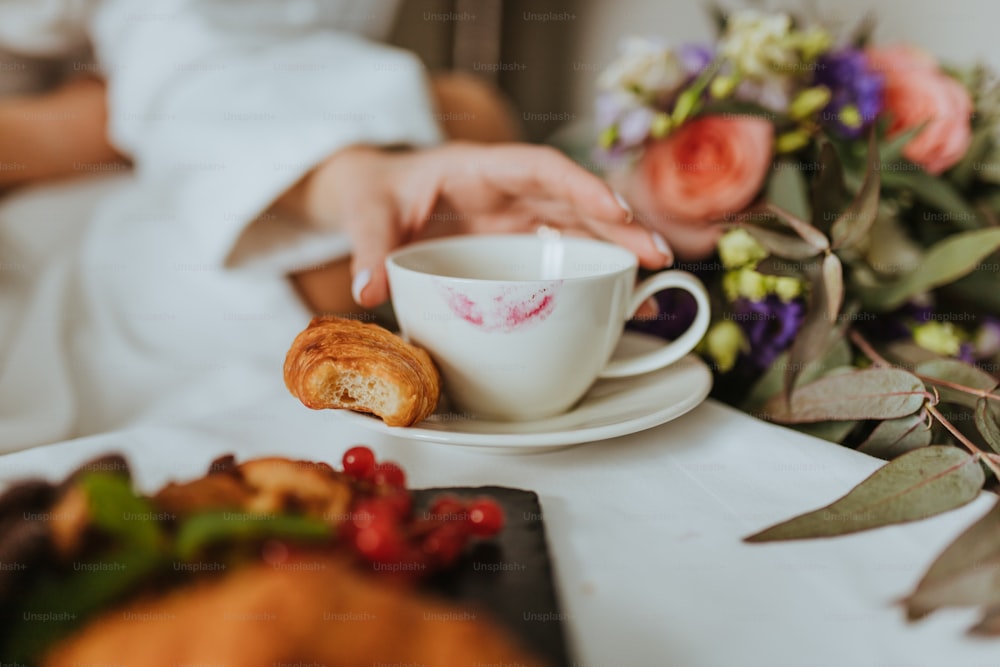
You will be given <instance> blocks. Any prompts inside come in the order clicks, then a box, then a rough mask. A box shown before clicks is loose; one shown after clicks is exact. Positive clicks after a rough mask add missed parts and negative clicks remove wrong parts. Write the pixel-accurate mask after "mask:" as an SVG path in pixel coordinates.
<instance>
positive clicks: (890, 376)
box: [597, 10, 1000, 634]
mask: <svg viewBox="0 0 1000 667" xmlns="http://www.w3.org/2000/svg"><path fill="white" fill-rule="evenodd" d="M718 24H719V30H720V34H719V39H718V41H717V42H716V43H715V44H686V45H681V46H677V47H672V46H670V45H668V44H666V43H664V42H662V41H658V40H649V39H637V38H632V39H628V40H626V41H625V42H624V43H623V47H622V53H621V57H620V58H619V59H618V60H617V61H616V62H614V63H612V64H611V65H610V66H609V67H608V68H607V69H606V70H605V71H604V72H603V74H602V75H601V77H600V79H599V81H598V88H599V98H598V100H597V121H598V124H599V139H598V148H597V150H598V151H599V153H600V154H601V161H602V164H605V165H607V176H608V178H609V180H611V181H612V182H613V183H614V184H615V185H616V187H618V188H619V189H620V190H621V191H623V193H624V194H625V196H626V197H627V198H628V199H629V200H630V202H631V203H632V204H633V207H634V208H635V209H636V213H637V217H638V219H639V220H640V221H641V222H643V223H644V224H646V225H647V226H649V227H651V228H653V229H656V230H658V231H659V232H661V233H662V234H663V235H664V236H665V237H666V238H667V239H668V241H670V242H671V244H672V245H673V247H674V249H675V251H676V253H677V256H678V258H679V260H680V261H679V262H678V264H677V268H686V269H688V270H692V271H694V272H695V273H697V274H698V275H699V276H700V277H701V278H702V279H703V280H704V281H705V283H706V285H707V286H708V287H709V289H710V292H711V293H712V295H713V300H714V309H713V310H714V323H713V325H712V327H711V329H710V330H709V332H708V334H707V335H706V337H705V339H704V340H703V341H702V344H701V347H700V349H701V352H702V353H703V355H704V356H705V357H707V358H708V359H709V360H710V361H711V363H712V365H713V368H714V371H715V373H716V390H715V391H716V394H717V396H718V397H720V398H722V399H723V400H726V401H728V402H730V403H733V404H736V405H738V406H740V407H741V408H743V409H744V410H746V411H747V412H749V413H750V414H753V415H755V416H758V417H761V418H765V419H768V420H772V421H774V422H777V423H782V424H787V425H790V426H792V427H794V428H798V429H800V430H803V431H806V432H809V433H812V434H814V435H818V436H820V437H824V438H827V439H829V440H833V441H836V442H839V443H843V444H845V445H847V446H850V447H855V448H857V449H859V450H861V451H863V452H866V453H869V454H872V455H875V456H879V457H882V458H884V459H887V460H889V461H890V462H889V463H887V464H886V465H885V466H884V467H883V468H881V469H880V470H879V471H878V472H876V473H875V474H874V475H873V476H872V477H870V478H869V479H867V480H864V481H863V482H862V483H861V484H860V485H859V486H858V487H857V488H856V489H855V490H853V491H852V492H851V493H849V494H848V495H847V496H845V497H844V498H842V499H840V500H838V501H837V502H835V503H833V504H832V505H830V506H828V507H826V508H823V509H822V510H818V511H816V512H812V513H809V514H805V515H802V516H800V517H796V518H794V519H791V520H790V521H788V522H785V523H783V524H779V525H778V526H775V527H772V528H770V529H768V530H766V531H763V532H762V533H759V534H757V535H754V536H751V537H750V538H747V539H748V540H751V541H764V540H773V539H799V538H806V537H818V536H830V535H837V534H843V533H848V532H854V531H858V530H866V529H870V528H876V527H879V526H883V525H887V524H891V523H898V522H903V521H911V520H916V519H920V518H924V517H927V516H931V515H933V514H937V513H940V512H944V511H947V510H950V509H953V508H955V507H958V506H960V505H963V504H965V503H968V502H970V501H971V500H972V499H973V498H975V497H976V496H978V494H979V493H980V491H981V490H982V488H983V487H984V486H990V485H993V486H995V485H996V484H997V481H998V480H1000V393H998V392H997V387H998V384H1000V381H998V377H1000V376H998V370H1000V279H998V270H1000V259H997V257H998V255H997V251H998V249H1000V87H997V86H996V85H995V83H994V80H993V79H992V77H991V75H990V74H989V72H987V71H986V70H985V69H984V68H981V67H976V68H972V69H969V70H961V71H960V70H953V69H948V68H945V67H943V66H942V65H940V64H939V63H938V62H937V61H936V60H935V59H934V58H933V57H932V56H931V55H929V54H928V53H926V52H924V51H922V50H920V49H919V48H916V47H913V46H908V45H890V46H879V45H872V44H870V43H869V42H870V33H871V30H870V28H871V25H870V23H865V24H863V25H862V26H860V27H859V29H858V30H856V31H855V33H854V34H852V35H848V36H844V37H842V38H837V37H836V36H835V35H833V34H832V33H831V32H830V31H828V30H827V29H825V28H824V27H823V26H822V25H811V24H809V23H807V22H804V21H801V20H797V19H795V18H793V17H792V16H790V15H787V14H782V13H763V12H759V11H755V10H747V11H741V12H736V13H732V14H729V15H722V14H718ZM660 298H661V300H662V301H663V304H662V306H663V307H662V308H661V312H663V313H667V314H668V317H665V318H663V319H661V320H658V321H654V322H650V323H647V324H645V325H644V328H646V329H647V330H650V331H653V332H655V333H660V334H663V335H667V336H669V335H671V334H672V332H673V330H674V329H676V328H678V327H680V328H682V327H684V326H685V325H686V323H685V322H683V321H682V320H683V317H676V316H675V314H676V313H679V312H680V313H682V312H683V311H684V309H685V303H684V302H683V301H682V300H680V299H681V297H679V296H677V295H674V294H670V293H667V294H664V295H661V297H660ZM831 513H834V514H835V515H836V516H837V517H838V520H836V521H830V520H829V516H830V514H831ZM998 529H1000V505H998V509H995V510H994V511H993V512H991V513H990V514H989V515H987V516H986V517H984V519H983V520H982V521H981V525H980V524H977V525H976V526H973V527H972V528H971V529H970V530H969V532H968V533H966V534H965V535H963V536H962V537H960V538H959V540H958V541H957V542H956V543H955V544H954V545H953V546H952V547H950V548H949V549H948V551H946V552H945V553H944V554H942V556H941V558H940V559H939V561H938V562H937V563H936V564H935V565H934V566H933V567H932V568H931V570H930V571H929V572H928V574H927V576H926V577H925V578H924V580H923V581H921V582H920V584H919V585H918V586H917V588H916V590H915V591H914V593H913V594H912V595H911V596H910V597H909V598H907V600H906V605H907V609H908V612H909V614H910V615H911V617H913V618H917V617H920V616H922V615H924V614H926V613H929V612H930V611H932V610H934V609H936V608H938V607H943V606H956V605H958V606H961V605H982V606H984V607H985V608H986V613H985V615H984V618H983V621H982V623H980V625H979V626H977V628H976V629H977V631H979V632H984V633H994V634H1000V578H997V577H995V576H994V574H995V571H996V570H995V569H993V568H986V569H984V568H983V567H982V564H983V563H984V562H990V563H993V562H996V563H997V564H1000V537H997V536H998V535H1000V530H998Z"/></svg>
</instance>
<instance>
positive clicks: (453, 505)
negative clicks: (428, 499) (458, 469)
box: [427, 494, 468, 521]
mask: <svg viewBox="0 0 1000 667" xmlns="http://www.w3.org/2000/svg"><path fill="white" fill-rule="evenodd" d="M427 513H428V515H429V516H428V517H427V518H429V519H433V520H436V521H457V520H464V519H465V518H466V517H467V516H468V515H467V514H466V511H465V504H464V503H463V502H462V501H461V500H459V499H458V498H456V497H455V496H453V495H450V494H449V495H444V496H438V497H437V498H435V499H434V502H432V503H431V506H430V508H429V509H428V511H427Z"/></svg>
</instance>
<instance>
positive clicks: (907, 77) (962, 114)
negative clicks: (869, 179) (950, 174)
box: [868, 46, 972, 174]
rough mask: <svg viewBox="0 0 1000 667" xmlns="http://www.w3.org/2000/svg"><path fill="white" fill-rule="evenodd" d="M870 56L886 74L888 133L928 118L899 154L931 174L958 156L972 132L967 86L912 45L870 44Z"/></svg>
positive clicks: (960, 156) (943, 167) (920, 123)
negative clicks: (889, 115)
mask: <svg viewBox="0 0 1000 667" xmlns="http://www.w3.org/2000/svg"><path fill="white" fill-rule="evenodd" d="M868 57H869V59H870V60H871V63H872V66H873V67H874V68H875V69H876V70H878V71H880V72H882V73H883V75H884V76H885V98H884V104H885V110H886V111H888V112H889V113H890V114H892V125H891V126H890V127H889V135H890V136H892V135H894V134H899V133H900V132H905V131H906V130H909V129H910V128H913V127H917V126H919V125H922V124H924V123H926V125H925V126H924V129H923V130H922V131H921V132H920V133H919V134H918V135H917V136H915V137H913V138H912V139H911V140H910V141H909V143H907V144H906V146H905V147H904V148H903V155H904V156H905V157H906V158H907V159H908V160H910V161H911V162H915V163H917V164H919V165H920V166H922V167H923V168H924V169H925V170H926V171H927V172H929V173H931V174H940V173H941V172H943V171H944V170H945V169H948V168H949V167H951V166H953V165H955V163H957V162H958V161H959V160H961V159H962V157H963V156H964V155H965V152H966V151H967V150H968V149H969V142H970V141H971V136H972V129H971V126H970V115H971V114H972V98H971V97H970V95H969V91H968V90H966V89H965V86H963V85H962V84H960V83H959V82H958V81H955V80H954V79H952V78H951V77H950V76H948V75H947V74H945V73H944V72H942V71H941V69H940V68H939V67H938V66H937V63H935V62H934V60H933V58H931V57H930V56H929V55H927V54H926V53H925V52H923V51H920V50H919V49H915V48H913V47H907V46H894V47H888V48H884V49H869V50H868Z"/></svg>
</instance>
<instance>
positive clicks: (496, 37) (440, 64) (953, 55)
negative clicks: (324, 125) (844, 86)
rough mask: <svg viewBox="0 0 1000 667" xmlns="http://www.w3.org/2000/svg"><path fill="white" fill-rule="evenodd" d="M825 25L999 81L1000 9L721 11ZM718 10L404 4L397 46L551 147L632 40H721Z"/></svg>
mask: <svg viewBox="0 0 1000 667" xmlns="http://www.w3.org/2000/svg"><path fill="white" fill-rule="evenodd" d="M716 4H717V6H718V7H719V8H720V9H722V10H723V11H725V10H728V9H736V8H742V7H747V6H760V7H764V8H769V9H785V10H788V11H791V12H792V13H800V14H802V15H806V16H816V17H820V18H822V19H823V21H824V23H825V24H826V25H828V26H830V27H831V28H833V29H835V30H839V31H842V32H843V33H844V34H847V33H849V32H850V31H851V30H852V29H853V28H854V27H855V26H856V25H857V24H858V23H859V22H860V21H861V20H862V19H863V18H864V17H865V16H866V15H867V14H869V13H870V14H872V15H873V17H874V18H875V19H876V20H877V28H876V31H875V39H876V41H878V42H881V43H892V42H897V41H907V42H911V43H914V44H920V45H921V46H923V47H924V48H925V49H927V50H929V51H931V52H932V53H935V54H936V55H937V56H938V57H939V58H941V60H942V61H943V62H944V63H946V64H947V63H948V62H949V61H953V62H957V63H962V64H971V63H973V62H977V61H981V62H985V63H988V64H990V65H991V66H992V67H993V68H994V69H995V70H997V71H1000V41H998V39H997V33H998V31H1000V2H998V1H997V0H949V1H947V2H943V1H942V0H880V2H878V3H877V5H876V3H872V2H871V1H870V0H799V1H797V2H766V3H761V2H718V3H716ZM711 6H712V4H710V3H708V2H699V1H698V0H614V1H610V0H402V5H401V7H400V11H399V14H398V15H397V22H396V27H395V31H394V36H393V41H394V43H396V44H398V45H400V46H403V47H405V48H408V49H411V50H413V51H415V52H417V53H418V54H419V55H420V56H421V57H422V58H423V59H424V62H425V63H426V64H427V66H428V68H429V69H431V70H432V71H436V70H443V69H459V70H467V71H470V72H472V73H474V74H476V75H478V76H482V77H485V78H487V79H489V80H492V81H495V82H497V83H498V84H499V85H500V87H501V88H502V89H503V90H504V91H505V92H506V93H507V94H508V95H509V96H510V98H511V99H512V100H513V102H514V104H515V106H516V108H517V110H518V114H519V117H520V118H521V121H522V126H523V129H524V133H525V137H526V138H528V139H531V140H536V141H537V140H544V139H546V138H548V137H550V136H551V135H552V134H553V133H554V132H556V131H557V130H560V129H563V128H565V126H566V125H567V124H573V123H574V122H575V123H576V125H577V126H578V127H580V126H583V125H584V124H585V123H586V120H587V117H588V116H589V115H590V113H591V106H592V100H593V87H594V81H595V79H596V78H597V75H598V74H599V73H600V71H601V70H602V69H603V68H604V67H605V66H606V65H607V63H608V62H609V61H610V60H611V59H612V58H613V57H614V54H615V50H616V46H617V43H618V40H619V39H620V38H621V37H623V36H626V35H630V34H635V35H642V36H658V37H663V38H666V39H667V40H669V42H670V43H672V44H682V43H685V42H700V41H707V40H710V39H712V38H713V37H714V35H715V31H714V27H713V22H712V19H711V14H710V11H709V10H710V8H711Z"/></svg>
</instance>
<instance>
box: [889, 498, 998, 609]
mask: <svg viewBox="0 0 1000 667" xmlns="http://www.w3.org/2000/svg"><path fill="white" fill-rule="evenodd" d="M997 602H1000V502H997V503H995V504H994V505H993V508H992V509H991V510H990V511H989V512H987V513H986V514H985V515H984V516H983V517H982V518H980V519H979V520H978V521H976V522H975V523H974V524H972V525H971V526H970V527H969V528H967V529H966V530H965V532H963V533H962V534H961V535H959V536H958V537H957V538H955V540H954V541H953V542H952V543H951V544H949V545H948V547H947V548H946V549H945V550H944V551H943V552H941V555H939V556H938V557H937V559H936V560H935V561H934V562H933V563H932V564H931V566H930V568H928V570H927V572H926V573H925V574H924V576H923V578H922V579H921V580H920V583H918V584H917V587H916V589H915V590H914V591H913V593H911V594H910V596H909V597H907V598H906V599H905V600H904V601H903V604H904V605H905V606H906V615H907V617H908V618H909V619H910V620H915V619H918V618H922V617H924V616H926V615H927V614H929V613H931V612H932V611H934V610H935V609H939V608H941V607H956V606H966V605H981V604H995V603H997Z"/></svg>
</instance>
